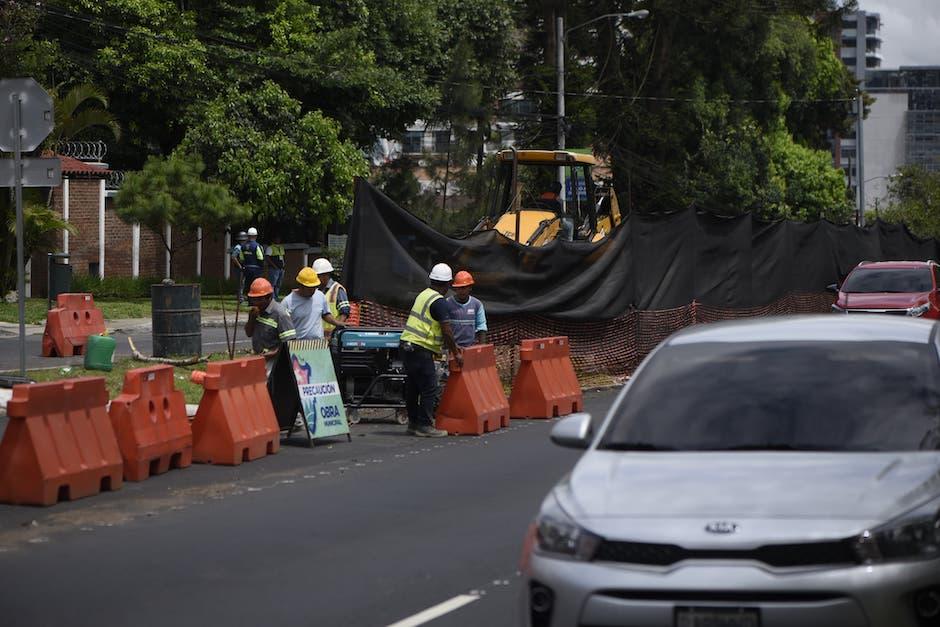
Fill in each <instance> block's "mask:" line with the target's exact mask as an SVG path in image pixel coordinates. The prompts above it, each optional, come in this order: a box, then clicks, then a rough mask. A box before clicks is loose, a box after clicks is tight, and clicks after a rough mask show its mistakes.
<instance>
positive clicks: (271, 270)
mask: <svg viewBox="0 0 940 627" xmlns="http://www.w3.org/2000/svg"><path fill="white" fill-rule="evenodd" d="M284 255H285V253H284V245H283V244H282V243H281V234H280V233H278V234H277V235H275V236H274V238H273V242H272V243H271V245H270V246H268V248H267V250H266V251H265V257H266V258H267V261H268V281H270V282H271V287H273V288H274V300H277V299H278V295H279V294H280V292H281V283H282V282H283V281H284Z"/></svg>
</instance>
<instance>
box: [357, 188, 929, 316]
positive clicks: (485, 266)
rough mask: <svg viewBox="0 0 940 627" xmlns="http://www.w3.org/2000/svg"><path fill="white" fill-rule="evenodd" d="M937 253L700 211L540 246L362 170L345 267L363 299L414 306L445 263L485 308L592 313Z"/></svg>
mask: <svg viewBox="0 0 940 627" xmlns="http://www.w3.org/2000/svg"><path fill="white" fill-rule="evenodd" d="M937 258H938V243H937V241H936V240H921V239H919V238H917V237H915V236H913V235H912V234H911V233H910V232H909V231H908V230H907V228H906V227H904V226H902V225H894V224H887V223H884V222H880V221H879V222H876V223H875V224H873V225H871V226H868V227H865V228H859V227H856V226H853V225H836V224H832V223H830V222H825V221H822V222H814V223H802V222H792V221H786V220H781V221H776V222H767V221H763V220H759V219H757V218H755V217H753V216H751V215H743V216H739V217H734V218H722V217H718V216H715V215H713V214H708V213H695V212H693V211H685V212H679V213H674V214H669V215H663V216H638V215H636V214H634V215H631V216H630V217H628V218H627V219H626V220H625V221H624V223H623V225H621V226H620V227H619V228H618V229H616V230H615V231H614V233H613V234H612V235H611V236H610V237H608V238H606V239H605V240H603V241H601V242H598V243H589V242H561V241H555V242H553V243H551V244H549V245H548V246H543V247H537V248H533V247H528V246H523V245H520V244H517V243H516V242H514V241H512V240H510V239H508V238H506V237H505V236H503V235H501V234H499V233H497V232H496V231H484V232H480V233H474V234H472V235H470V236H468V237H466V238H463V239H455V238H450V237H447V236H445V235H442V234H441V233H438V232H437V231H435V230H434V229H432V228H431V227H430V226H428V225H427V224H425V223H424V222H423V221H421V220H420V219H418V218H416V217H415V216H413V215H411V214H410V213H408V212H407V211H405V210H404V209H402V208H401V207H399V206H398V205H396V204H395V203H394V202H393V201H391V200H390V199H389V198H387V197H386V196H385V195H384V194H382V192H381V191H379V190H378V189H376V188H375V187H373V186H372V185H370V184H369V183H368V181H365V180H363V179H359V180H358V181H357V183H356V194H355V206H354V209H353V215H352V221H351V224H350V231H349V239H348V240H347V244H346V257H345V260H344V264H343V267H344V278H345V282H346V287H347V288H348V289H349V292H350V295H351V297H352V298H354V299H356V300H366V301H372V302H376V303H382V304H383V305H387V306H390V307H397V308H401V309H408V308H409V307H410V306H411V302H412V300H413V299H414V296H415V294H416V293H417V292H418V291H420V290H421V289H423V288H424V287H426V285H427V274H428V271H429V270H430V268H431V266H432V265H434V264H435V263H439V262H444V263H447V264H449V265H450V266H451V267H452V268H453V269H454V271H455V272H456V271H457V270H469V271H470V272H471V273H472V274H473V276H474V279H475V281H476V285H475V286H474V294H475V295H476V296H477V297H479V298H480V299H481V300H482V301H483V302H484V303H486V308H487V312H488V313H491V314H494V315H510V314H539V315H543V316H549V317H553V318H559V319H568V320H584V319H590V318H595V319H610V318H616V317H618V316H620V315H622V314H624V313H626V312H627V311H629V310H631V309H638V310H658V309H670V308H675V307H681V306H683V305H686V304H688V303H692V302H693V301H695V302H698V303H702V304H704V305H708V306H711V307H724V308H729V309H733V308H749V307H760V306H763V305H767V304H769V303H772V302H774V301H778V300H779V299H781V298H783V297H785V296H787V295H788V294H795V293H805V292H821V291H823V290H825V288H826V286H827V285H829V284H831V283H836V282H838V281H840V280H842V279H843V278H844V277H845V275H846V274H848V272H849V271H850V270H851V269H852V268H853V267H855V265H856V264H858V262H860V261H863V260H869V261H880V260H899V259H905V260H927V259H937Z"/></svg>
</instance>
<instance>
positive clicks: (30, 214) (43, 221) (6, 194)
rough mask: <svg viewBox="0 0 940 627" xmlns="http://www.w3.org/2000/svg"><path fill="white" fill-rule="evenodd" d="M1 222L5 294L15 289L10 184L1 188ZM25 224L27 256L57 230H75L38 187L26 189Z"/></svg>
mask: <svg viewBox="0 0 940 627" xmlns="http://www.w3.org/2000/svg"><path fill="white" fill-rule="evenodd" d="M0 224H2V230H0V293H2V294H6V293H7V292H9V291H10V290H14V289H16V208H15V203H14V200H13V190H12V189H10V188H5V189H0ZM23 224H24V226H25V227H26V228H25V229H24V231H23V233H24V235H23V248H24V250H25V257H24V259H26V260H28V259H29V258H30V255H32V253H33V251H35V250H37V249H38V248H40V247H42V246H43V245H44V244H46V243H47V240H48V239H49V238H50V236H51V235H53V234H54V233H56V232H61V231H63V230H68V231H71V232H74V229H73V227H72V226H71V225H70V224H69V223H68V222H66V221H65V220H63V219H62V216H61V215H60V214H59V213H58V212H57V211H55V210H53V209H51V208H50V207H48V206H47V205H46V204H45V202H44V198H43V197H42V194H41V193H40V191H39V190H38V189H26V190H23Z"/></svg>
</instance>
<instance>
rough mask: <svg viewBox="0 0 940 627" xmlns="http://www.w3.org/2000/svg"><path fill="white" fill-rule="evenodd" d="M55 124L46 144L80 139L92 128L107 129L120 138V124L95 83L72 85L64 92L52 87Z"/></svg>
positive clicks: (105, 97)
mask: <svg viewBox="0 0 940 627" xmlns="http://www.w3.org/2000/svg"><path fill="white" fill-rule="evenodd" d="M51 95H52V100H53V111H54V115H55V128H53V130H52V133H50V134H49V137H48V138H47V139H46V144H47V145H49V146H55V144H56V142H60V141H69V140H72V139H77V138H79V137H80V136H82V134H83V133H87V132H88V131H89V130H91V129H96V128H97V129H105V130H107V131H108V133H109V134H110V135H111V137H112V138H114V139H120V138H121V126H120V125H119V124H118V122H117V118H115V117H114V115H112V114H111V113H110V112H109V111H108V110H107V109H108V98H107V96H105V95H104V93H103V92H102V91H101V90H99V89H98V88H97V87H95V86H94V85H91V84H89V83H84V84H81V85H76V86H75V87H72V88H71V89H69V90H68V91H67V92H66V93H65V94H64V95H62V94H60V93H59V90H58V89H53V90H52V91H51Z"/></svg>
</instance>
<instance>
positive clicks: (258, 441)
mask: <svg viewBox="0 0 940 627" xmlns="http://www.w3.org/2000/svg"><path fill="white" fill-rule="evenodd" d="M192 380H193V381H195V382H197V383H201V384H202V386H203V387H204V388H205V393H204V394H203V396H202V400H201V401H200V402H199V409H198V410H197V411H196V417H195V418H194V419H193V423H192V429H193V461H196V462H202V463H206V464H228V465H232V466H237V465H238V464H240V463H242V462H248V461H251V460H254V459H258V458H259V457H264V456H265V455H273V454H274V453H276V452H277V449H278V447H279V446H280V430H279V427H278V424H277V417H276V416H275V415H274V406H273V405H272V404H271V397H270V396H269V395H268V388H267V374H266V372H265V369H264V357H248V358H246V359H236V360H234V361H215V362H211V363H210V364H209V366H208V368H207V369H206V372H204V373H203V372H199V371H196V372H193V375H192Z"/></svg>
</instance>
